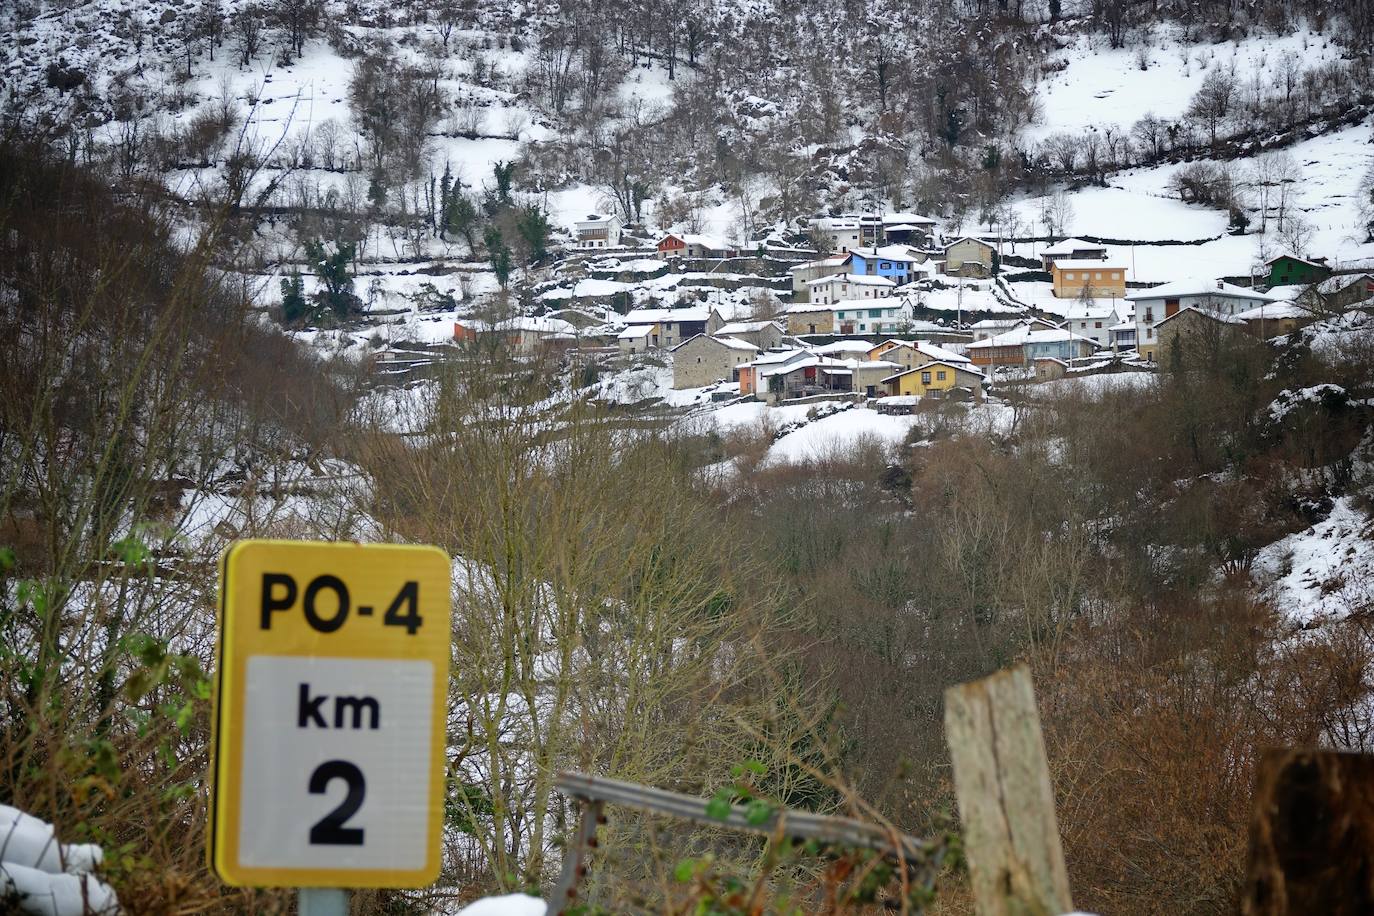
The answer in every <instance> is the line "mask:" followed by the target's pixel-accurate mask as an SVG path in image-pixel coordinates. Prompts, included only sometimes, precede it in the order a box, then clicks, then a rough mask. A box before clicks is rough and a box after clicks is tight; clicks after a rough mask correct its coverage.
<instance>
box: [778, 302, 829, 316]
mask: <svg viewBox="0 0 1374 916" xmlns="http://www.w3.org/2000/svg"><path fill="white" fill-rule="evenodd" d="M834 310H835V309H834V307H833V306H829V305H817V304H816V303H814V302H798V303H797V304H796V305H789V306H788V307H787V314H789V315H802V314H806V313H809V312H833V311H834Z"/></svg>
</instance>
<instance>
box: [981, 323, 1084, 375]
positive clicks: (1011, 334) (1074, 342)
mask: <svg viewBox="0 0 1374 916" xmlns="http://www.w3.org/2000/svg"><path fill="white" fill-rule="evenodd" d="M966 349H967V351H968V357H969V359H970V360H972V361H973V364H974V365H975V366H1029V365H1030V364H1031V363H1033V362H1034V361H1035V360H1036V359H1039V358H1040V357H1042V356H1052V357H1054V358H1055V359H1062V360H1064V361H1065V362H1067V361H1069V360H1072V359H1080V358H1082V357H1084V356H1091V355H1092V354H1093V352H1094V351H1095V350H1096V349H1097V344H1096V343H1095V342H1094V341H1092V340H1090V339H1089V338H1087V337H1080V336H1079V335H1077V334H1075V333H1073V332H1072V331H1066V330H1064V329H1063V328H1055V329H1053V330H1049V331H1046V330H1039V329H1032V328H1029V327H1020V328H1015V329H1013V330H1011V331H1008V332H1007V333H1005V334H999V335H997V336H996V337H989V338H988V339H986V340H977V341H974V342H973V343H971V344H969V345H968V347H967V348H966Z"/></svg>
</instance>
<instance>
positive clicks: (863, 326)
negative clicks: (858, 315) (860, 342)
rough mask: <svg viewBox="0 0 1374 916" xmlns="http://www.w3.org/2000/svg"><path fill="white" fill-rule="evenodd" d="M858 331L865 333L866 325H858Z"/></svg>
mask: <svg viewBox="0 0 1374 916" xmlns="http://www.w3.org/2000/svg"><path fill="white" fill-rule="evenodd" d="M859 330H860V331H866V330H868V325H866V324H861V325H859Z"/></svg>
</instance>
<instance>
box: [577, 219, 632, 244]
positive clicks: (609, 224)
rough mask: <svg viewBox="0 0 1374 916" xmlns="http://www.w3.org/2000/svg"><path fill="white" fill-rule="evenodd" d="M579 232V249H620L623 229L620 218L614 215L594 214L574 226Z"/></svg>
mask: <svg viewBox="0 0 1374 916" xmlns="http://www.w3.org/2000/svg"><path fill="white" fill-rule="evenodd" d="M574 228H575V229H576V230H577V247H578V248H619V247H620V230H621V228H622V225H621V222H620V217H618V216H616V215H615V214H614V213H612V214H610V215H602V214H599V213H592V214H590V215H589V216H588V217H587V218H586V219H581V220H578V221H577V222H576V223H575V224H574Z"/></svg>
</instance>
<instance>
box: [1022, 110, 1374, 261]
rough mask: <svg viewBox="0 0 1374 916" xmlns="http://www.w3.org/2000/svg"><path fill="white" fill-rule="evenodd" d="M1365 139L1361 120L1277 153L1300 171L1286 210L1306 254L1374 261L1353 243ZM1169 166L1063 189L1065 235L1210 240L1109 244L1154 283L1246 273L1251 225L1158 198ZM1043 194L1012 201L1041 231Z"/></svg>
mask: <svg viewBox="0 0 1374 916" xmlns="http://www.w3.org/2000/svg"><path fill="white" fill-rule="evenodd" d="M1370 137H1371V123H1370V121H1369V120H1366V121H1365V122H1364V123H1362V124H1359V125H1356V126H1354V127H1348V128H1344V129H1342V130H1338V131H1334V132H1332V133H1330V134H1326V135H1323V136H1320V137H1313V138H1312V139H1309V140H1304V141H1302V142H1300V143H1297V144H1294V145H1293V146H1292V147H1290V148H1289V149H1288V150H1287V152H1288V153H1289V154H1291V155H1292V156H1293V158H1294V159H1295V160H1296V161H1297V162H1298V164H1299V166H1300V168H1301V169H1302V180H1301V182H1300V183H1299V184H1298V186H1297V188H1296V206H1297V208H1298V209H1299V210H1301V211H1302V213H1303V216H1304V217H1305V218H1306V219H1307V220H1308V221H1309V222H1310V223H1311V224H1312V226H1313V229H1314V232H1313V236H1312V240H1311V242H1310V243H1309V245H1308V253H1310V254H1313V255H1320V256H1324V257H1327V258H1330V259H1332V260H1338V261H1350V260H1358V259H1365V258H1374V244H1370V243H1364V242H1361V241H1360V239H1359V238H1358V237H1357V236H1356V233H1355V224H1356V220H1357V211H1356V206H1357V196H1356V191H1357V189H1358V187H1359V182H1360V179H1361V177H1362V176H1363V175H1364V174H1365V172H1366V171H1367V170H1368V169H1369V167H1370V165H1371V163H1372V162H1374V146H1371V144H1370ZM1250 165H1251V162H1250V161H1249V160H1242V161H1240V162H1236V163H1232V164H1231V166H1232V168H1234V169H1236V170H1237V171H1239V172H1241V173H1243V172H1244V171H1245V170H1246V169H1247V168H1248V167H1250ZM1179 168H1182V166H1179V165H1162V166H1156V167H1153V168H1145V169H1131V170H1129V171H1125V172H1119V173H1117V174H1115V175H1113V176H1112V177H1111V178H1110V179H1109V180H1108V181H1109V185H1110V187H1107V188H1088V189H1085V190H1081V191H1076V192H1073V193H1071V194H1069V196H1068V199H1069V201H1070V203H1071V204H1072V205H1073V215H1072V218H1071V219H1070V220H1069V221H1068V224H1067V226H1066V227H1065V231H1066V233H1067V234H1069V235H1079V236H1084V235H1087V236H1094V237H1100V238H1115V239H1132V240H1139V241H1140V242H1143V243H1148V242H1152V241H1164V240H1173V241H1187V242H1197V241H1201V240H1210V241H1205V242H1203V243H1202V244H1193V245H1150V244H1138V245H1109V246H1108V248H1107V252H1108V257H1110V258H1111V259H1113V260H1116V261H1120V262H1122V263H1124V264H1126V265H1127V267H1128V268H1129V273H1128V277H1129V278H1130V279H1131V280H1136V281H1141V282H1148V283H1162V282H1166V281H1169V280H1174V279H1178V278H1179V277H1188V276H1207V277H1219V276H1246V275H1248V274H1249V273H1250V271H1251V269H1252V267H1253V266H1254V264H1255V262H1256V260H1257V258H1258V256H1259V254H1260V248H1261V241H1262V237H1261V236H1260V234H1259V233H1258V232H1257V231H1252V232H1251V233H1250V234H1248V235H1240V236H1231V235H1226V234H1225V232H1226V222H1227V220H1226V214H1225V213H1223V212H1222V211H1220V210H1214V209H1210V208H1207V207H1201V206H1196V205H1192V204H1185V203H1183V202H1182V201H1179V200H1178V199H1176V198H1171V197H1167V196H1165V195H1166V190H1165V189H1166V187H1167V186H1168V184H1169V180H1170V179H1171V178H1172V177H1173V174H1174V172H1175V171H1177V170H1178V169H1179ZM1044 200H1045V198H1044V197H1024V198H1021V199H1019V200H1018V201H1016V202H1015V204H1014V206H1015V208H1016V212H1017V213H1018V215H1019V216H1020V218H1021V220H1022V222H1023V223H1024V224H1025V225H1026V226H1027V227H1029V229H1030V230H1033V231H1034V232H1037V233H1042V234H1043V232H1044V227H1043V224H1042V223H1041V222H1040V209H1041V205H1042V203H1043V201H1044ZM1251 218H1252V221H1253V222H1252V226H1251V228H1252V229H1253V230H1257V229H1258V227H1259V219H1258V216H1257V214H1253V213H1252V215H1251ZM1045 244H1046V243H1035V244H1033V245H1029V246H1028V245H1025V244H1021V245H1017V246H1015V253H1016V254H1019V255H1023V256H1034V255H1035V254H1038V252H1039V251H1040V249H1042V248H1044V247H1045ZM1267 244H1268V247H1269V249H1270V250H1271V251H1277V250H1278V249H1280V248H1282V245H1281V244H1280V243H1279V242H1278V241H1277V239H1274V238H1272V237H1270V238H1269V239H1268V240H1267ZM1008 250H1009V251H1011V250H1012V249H1011V246H1008Z"/></svg>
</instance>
